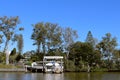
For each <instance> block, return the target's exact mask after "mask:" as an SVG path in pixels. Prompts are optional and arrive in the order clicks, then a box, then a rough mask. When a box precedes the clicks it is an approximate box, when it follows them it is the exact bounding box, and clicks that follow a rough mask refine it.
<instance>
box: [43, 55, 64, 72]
mask: <svg viewBox="0 0 120 80" xmlns="http://www.w3.org/2000/svg"><path fill="white" fill-rule="evenodd" d="M62 59H63V56H44V58H43V70H44V72H45V73H47V72H52V73H62V72H63V61H62Z"/></svg>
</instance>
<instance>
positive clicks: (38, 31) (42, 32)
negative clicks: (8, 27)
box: [31, 22, 47, 53]
mask: <svg viewBox="0 0 120 80" xmlns="http://www.w3.org/2000/svg"><path fill="white" fill-rule="evenodd" d="M46 31H47V30H46V29H45V27H44V23H43V22H40V23H37V24H35V25H33V33H32V36H31V39H33V40H34V43H33V45H37V53H40V52H41V51H40V49H41V44H45V37H46Z"/></svg>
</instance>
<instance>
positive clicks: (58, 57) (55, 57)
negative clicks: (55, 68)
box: [44, 56, 63, 59]
mask: <svg viewBox="0 0 120 80" xmlns="http://www.w3.org/2000/svg"><path fill="white" fill-rule="evenodd" d="M44 59H63V56H44Z"/></svg>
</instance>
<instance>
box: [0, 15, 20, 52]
mask: <svg viewBox="0 0 120 80" xmlns="http://www.w3.org/2000/svg"><path fill="white" fill-rule="evenodd" d="M18 24H19V17H18V16H16V17H7V16H4V17H0V31H1V33H2V34H3V35H4V39H5V40H4V41H5V47H4V52H5V51H6V50H8V47H9V43H10V41H11V40H12V38H13V37H14V35H15V30H16V29H17V25H18ZM18 30H19V31H20V30H22V28H19V29H18Z"/></svg>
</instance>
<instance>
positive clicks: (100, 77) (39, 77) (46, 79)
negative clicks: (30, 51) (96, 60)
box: [0, 72, 120, 80]
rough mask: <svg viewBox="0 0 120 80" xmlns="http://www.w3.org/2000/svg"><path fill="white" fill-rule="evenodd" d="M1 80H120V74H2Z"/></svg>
mask: <svg viewBox="0 0 120 80" xmlns="http://www.w3.org/2000/svg"><path fill="white" fill-rule="evenodd" d="M0 80H120V72H118V73H108V72H106V73H105V72H104V73H102V72H94V73H83V72H80V73H62V74H51V73H47V74H43V73H18V72H0Z"/></svg>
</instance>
